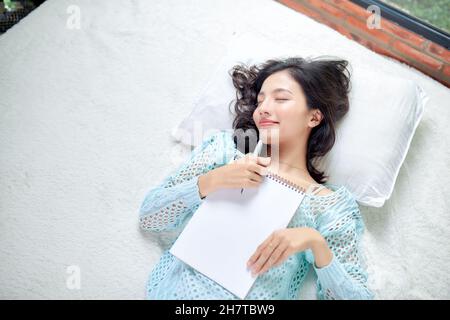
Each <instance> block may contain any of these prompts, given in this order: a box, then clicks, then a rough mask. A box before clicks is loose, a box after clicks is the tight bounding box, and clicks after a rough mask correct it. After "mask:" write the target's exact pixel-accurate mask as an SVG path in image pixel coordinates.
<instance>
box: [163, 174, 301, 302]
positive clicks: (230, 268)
mask: <svg viewBox="0 0 450 320" xmlns="http://www.w3.org/2000/svg"><path fill="white" fill-rule="evenodd" d="M304 195H305V194H304V193H303V192H301V191H299V190H298V189H295V188H293V187H292V186H288V185H286V184H285V183H284V182H280V181H279V180H277V178H276V177H273V175H271V174H270V173H269V175H267V176H265V177H264V180H263V182H261V184H260V185H259V186H258V187H257V188H248V189H244V192H243V193H242V194H241V190H240V189H220V190H217V191H215V192H213V193H211V194H209V195H208V196H207V197H206V198H205V200H204V202H203V203H202V204H201V205H200V206H199V207H198V209H197V211H196V212H194V214H193V216H192V218H191V219H190V220H189V222H188V223H187V224H186V227H185V228H184V230H183V231H182V232H181V234H180V235H179V237H178V239H177V240H176V241H175V243H174V244H173V246H172V248H171V249H170V250H169V251H170V253H171V254H173V255H174V256H176V257H178V258H179V259H180V260H182V261H183V262H185V263H186V264H188V265H190V266H191V267H193V268H194V269H196V270H197V271H199V272H201V273H202V274H204V275H205V276H207V277H208V278H210V279H212V280H214V281H215V282H217V283H218V284H220V285H221V286H222V287H224V288H225V289H227V290H228V291H230V292H231V293H233V294H235V295H236V296H238V297H239V298H241V299H244V298H245V296H246V295H247V294H248V292H249V290H250V288H251V287H252V285H253V283H254V282H255V280H256V277H252V275H251V271H250V270H247V261H248V259H249V258H250V257H251V255H252V254H253V253H254V252H255V251H256V248H257V247H258V246H259V245H260V244H261V243H262V242H263V241H264V240H265V239H266V238H267V237H268V236H270V234H271V233H272V232H273V231H275V230H277V229H281V228H286V227H287V225H288V224H289V222H290V220H291V219H292V217H293V216H294V214H295V212H296V210H297V209H298V207H299V205H300V203H301V201H302V200H303V198H304Z"/></svg>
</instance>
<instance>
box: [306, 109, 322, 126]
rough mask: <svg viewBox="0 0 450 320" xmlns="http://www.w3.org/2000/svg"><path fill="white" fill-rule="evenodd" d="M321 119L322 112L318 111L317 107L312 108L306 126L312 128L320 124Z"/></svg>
mask: <svg viewBox="0 0 450 320" xmlns="http://www.w3.org/2000/svg"><path fill="white" fill-rule="evenodd" d="M322 119H323V114H322V112H320V110H319V109H312V110H311V111H310V118H309V121H308V126H310V127H311V128H314V127H316V126H318V125H319V124H320V122H321V121H322Z"/></svg>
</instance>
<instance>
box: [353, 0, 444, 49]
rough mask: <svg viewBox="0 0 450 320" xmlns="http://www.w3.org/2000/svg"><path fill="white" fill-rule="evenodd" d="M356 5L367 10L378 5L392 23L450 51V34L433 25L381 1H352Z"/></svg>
mask: <svg viewBox="0 0 450 320" xmlns="http://www.w3.org/2000/svg"><path fill="white" fill-rule="evenodd" d="M350 1H351V2H353V3H354V4H357V5H359V6H360V7H363V8H364V9H365V10H366V9H367V8H368V7H369V6H370V5H376V6H378V7H379V8H380V10H381V17H382V18H383V17H385V18H387V19H388V20H391V21H392V22H396V23H398V24H399V25H400V26H402V27H404V28H405V29H408V30H410V31H412V32H414V33H417V34H419V35H421V36H423V37H424V38H426V39H428V40H430V41H432V42H434V43H437V44H439V45H441V46H443V47H445V48H446V49H447V50H449V49H450V34H449V33H447V32H446V31H444V30H441V29H439V28H437V27H435V26H433V25H432V24H429V23H427V22H425V21H422V20H420V19H419V18H416V17H414V16H411V15H409V14H407V13H406V12H403V11H401V10H400V9H397V8H394V7H392V6H390V5H388V4H387V3H384V2H382V1H381V0H350Z"/></svg>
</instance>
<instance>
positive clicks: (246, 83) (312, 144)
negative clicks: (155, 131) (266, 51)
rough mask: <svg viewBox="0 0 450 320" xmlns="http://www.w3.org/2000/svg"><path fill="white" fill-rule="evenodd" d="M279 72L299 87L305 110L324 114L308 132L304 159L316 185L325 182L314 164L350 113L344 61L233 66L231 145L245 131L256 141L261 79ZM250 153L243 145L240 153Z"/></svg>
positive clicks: (323, 59) (301, 60)
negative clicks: (233, 97)
mask: <svg viewBox="0 0 450 320" xmlns="http://www.w3.org/2000/svg"><path fill="white" fill-rule="evenodd" d="M282 70H288V72H289V74H290V76H291V77H292V78H293V79H294V80H295V81H296V82H297V83H298V84H299V85H300V87H301V88H302V90H303V93H304V94H305V97H306V104H307V108H308V109H309V110H311V109H319V110H320V111H321V112H322V114H323V119H322V121H321V123H320V124H319V125H317V126H316V127H314V128H313V129H312V130H311V133H310V136H309V138H308V146H307V157H306V158H307V169H308V172H309V174H310V175H311V177H312V178H313V179H314V180H315V181H316V182H317V183H324V182H326V181H327V179H328V176H325V174H324V172H322V171H319V170H318V169H316V167H315V165H314V162H315V161H317V160H318V159H319V157H323V156H324V155H325V154H326V153H327V152H328V151H330V150H331V148H332V147H333V145H334V143H335V139H336V133H335V127H336V122H337V121H338V120H340V119H341V118H342V117H343V116H344V115H345V114H346V113H347V112H348V110H349V99H348V93H349V91H350V71H349V69H348V61H346V60H342V59H329V57H328V58H327V56H319V57H316V58H301V57H288V58H279V59H270V60H267V61H266V62H264V63H262V64H260V65H251V66H247V65H245V64H243V63H240V64H238V65H235V66H234V67H233V68H231V69H230V70H229V71H228V74H229V75H230V76H231V77H232V80H233V85H234V87H235V88H236V99H233V101H231V103H230V107H231V106H232V104H233V103H234V114H233V115H234V116H235V119H234V121H233V129H234V135H233V138H234V142H235V144H237V139H238V136H239V135H241V134H242V132H246V131H247V130H251V131H254V132H256V135H257V138H258V139H259V131H258V128H257V127H256V124H255V122H254V120H253V112H254V111H255V109H256V107H257V95H258V93H259V91H260V90H261V87H262V85H263V82H264V80H266V78H267V77H269V76H270V75H271V74H273V73H275V72H278V71H282ZM250 150H253V149H251V146H250V145H249V144H247V143H245V144H244V149H243V150H241V151H242V152H244V153H245V154H246V153H248V152H251V151H250Z"/></svg>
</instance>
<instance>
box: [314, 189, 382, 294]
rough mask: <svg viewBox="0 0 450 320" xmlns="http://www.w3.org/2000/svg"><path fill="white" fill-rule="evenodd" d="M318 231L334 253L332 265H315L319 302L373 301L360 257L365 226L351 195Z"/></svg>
mask: <svg viewBox="0 0 450 320" xmlns="http://www.w3.org/2000/svg"><path fill="white" fill-rule="evenodd" d="M325 215H327V217H325V218H324V219H323V221H322V223H321V224H320V225H319V227H318V230H319V232H320V233H321V235H322V236H323V237H324V238H325V240H326V241H327V243H328V247H329V248H330V249H331V251H332V252H333V258H332V260H331V262H330V263H329V264H328V265H327V266H325V267H322V268H318V267H317V266H316V264H315V262H314V263H313V267H314V270H315V271H316V274H317V297H318V299H320V300H335V299H352V300H353V299H354V300H371V299H373V298H374V295H373V293H372V291H371V290H370V289H369V288H368V287H367V279H368V275H367V272H366V269H365V266H364V265H365V261H364V259H363V257H362V255H361V251H360V249H359V247H360V240H361V236H362V233H363V231H364V223H363V220H362V217H361V212H360V210H359V207H358V204H357V202H356V200H355V199H354V198H353V196H351V195H349V196H347V197H345V198H343V199H342V200H341V201H339V202H338V203H337V204H336V205H333V206H332V208H330V209H329V210H328V211H326V212H325Z"/></svg>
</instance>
